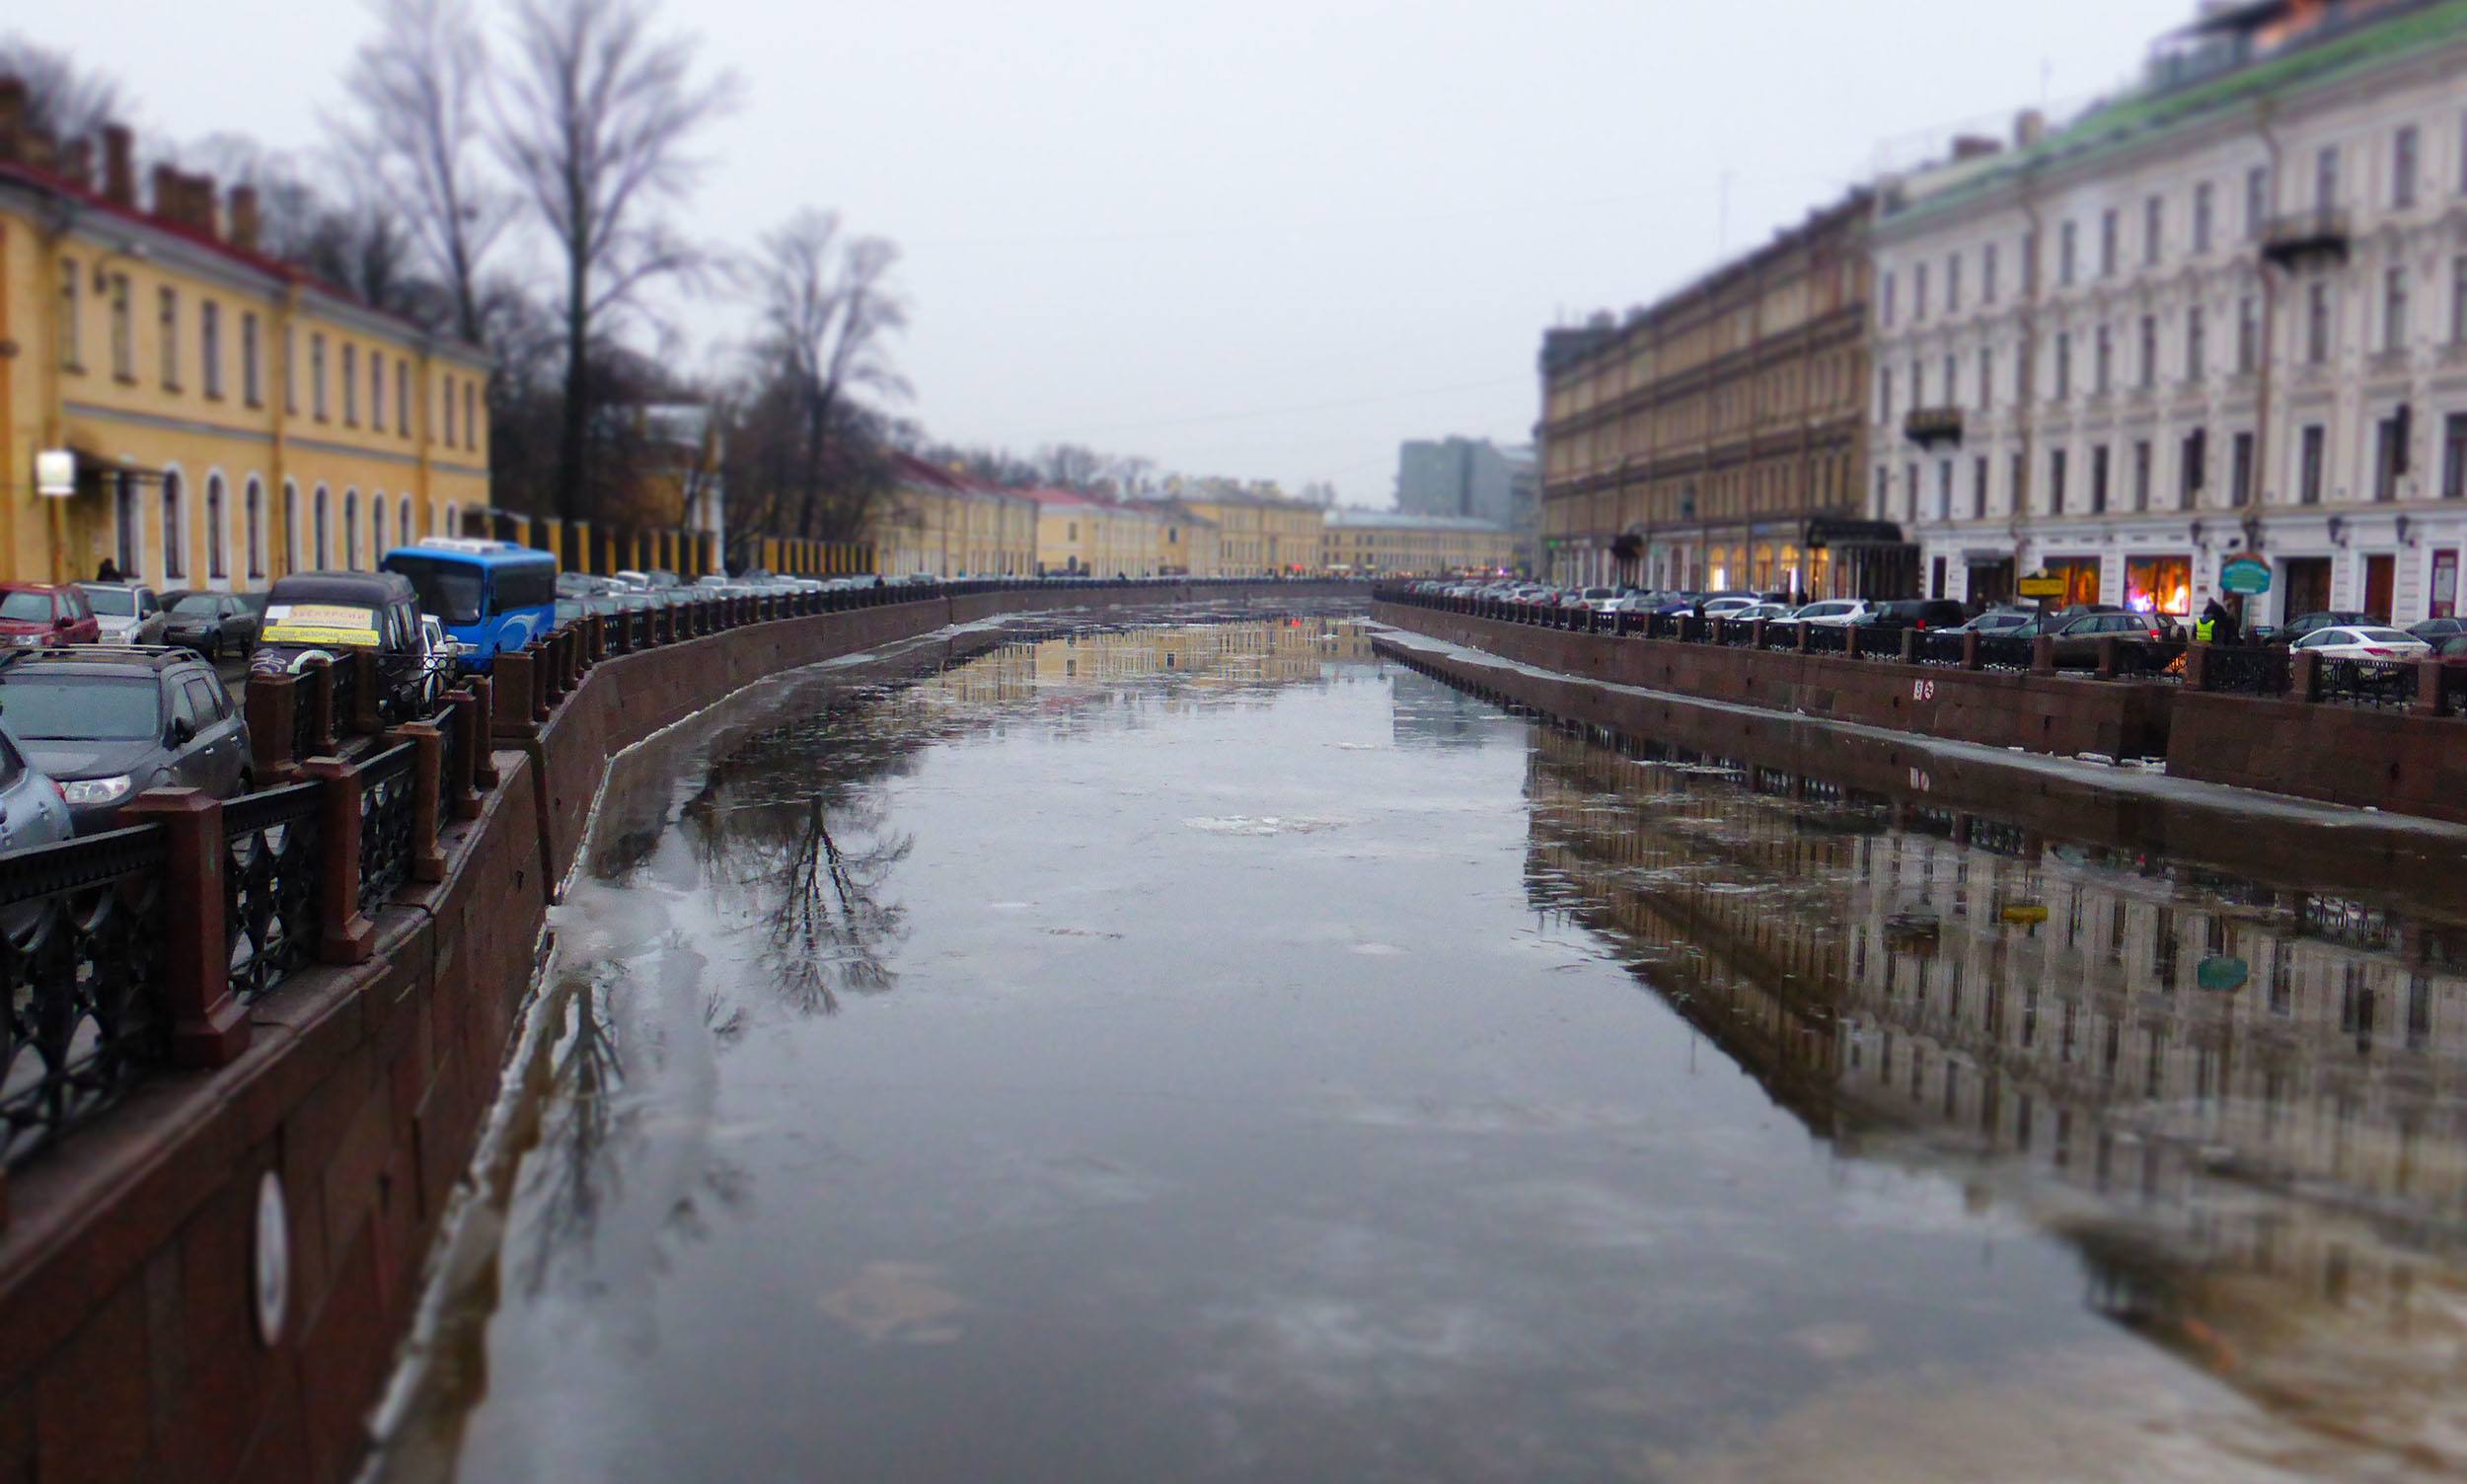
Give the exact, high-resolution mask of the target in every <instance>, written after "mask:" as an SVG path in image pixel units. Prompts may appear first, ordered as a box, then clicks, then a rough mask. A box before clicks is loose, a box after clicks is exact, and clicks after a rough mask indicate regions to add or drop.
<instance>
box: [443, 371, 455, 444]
mask: <svg viewBox="0 0 2467 1484" xmlns="http://www.w3.org/2000/svg"><path fill="white" fill-rule="evenodd" d="M444 401H445V444H446V447H448V448H451V447H453V446H454V378H453V377H451V376H449V377H447V378H445V397H444Z"/></svg>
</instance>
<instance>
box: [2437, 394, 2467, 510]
mask: <svg viewBox="0 0 2467 1484" xmlns="http://www.w3.org/2000/svg"><path fill="white" fill-rule="evenodd" d="M2441 498H2443V499H2445V500H2455V499H2467V412H2452V413H2450V414H2449V415H2448V416H2447V417H2444V418H2442V419H2441Z"/></svg>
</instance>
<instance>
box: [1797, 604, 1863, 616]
mask: <svg viewBox="0 0 2467 1484" xmlns="http://www.w3.org/2000/svg"><path fill="white" fill-rule="evenodd" d="M1850 609H1851V605H1850V604H1848V603H1811V604H1809V605H1808V606H1807V607H1805V608H1802V609H1800V610H1799V617H1801V618H1803V619H1830V618H1832V617H1833V616H1834V615H1835V614H1844V613H1848V612H1849V611H1850Z"/></svg>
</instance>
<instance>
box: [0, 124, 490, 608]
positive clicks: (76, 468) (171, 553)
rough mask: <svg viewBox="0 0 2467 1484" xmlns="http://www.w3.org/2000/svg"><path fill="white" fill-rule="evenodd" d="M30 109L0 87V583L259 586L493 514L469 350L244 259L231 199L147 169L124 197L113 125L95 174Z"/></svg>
mask: <svg viewBox="0 0 2467 1484" xmlns="http://www.w3.org/2000/svg"><path fill="white" fill-rule="evenodd" d="M23 98H24V95H23V92H22V91H20V90H18V89H17V88H16V86H15V85H14V83H12V82H10V81H8V80H0V151H4V152H5V153H0V347H7V349H6V350H5V351H0V503H4V504H5V512H6V514H5V519H0V575H5V576H7V577H9V578H14V579H19V580H49V581H59V580H65V579H70V578H78V577H90V576H92V575H93V574H94V573H95V571H96V569H97V567H98V566H99V565H100V564H101V563H102V562H103V561H104V560H105V559H106V558H107V557H108V558H110V559H111V560H112V563H113V564H114V565H116V566H117V567H118V568H119V569H120V570H121V571H122V572H123V573H126V574H128V575H130V576H132V577H141V578H143V579H144V580H146V581H148V582H150V583H153V584H155V585H156V586H159V587H166V588H172V587H199V588H214V589H227V590H246V589H256V588H262V587H263V586H265V585H266V583H268V582H269V581H271V580H272V579H273V578H276V577H279V576H281V575H282V574H283V573H285V572H288V571H293V570H305V569H309V568H315V567H363V568H366V567H373V566H374V565H375V563H376V559H377V557H378V556H379V555H380V554H381V553H382V552H383V551H384V550H385V549H386V548H387V547H389V546H392V545H395V544H396V543H398V542H400V541H403V540H406V539H415V538H417V537H419V536H423V535H429V534H441V533H447V532H457V531H460V530H462V529H464V525H465V522H466V521H467V520H468V519H469V518H470V517H471V516H472V514H473V513H474V512H480V511H485V510H486V508H487V505H488V447H487V433H488V429H487V410H486V380H487V376H488V370H489V362H488V360H487V358H486V355H485V354H484V353H483V352H481V351H479V350H477V349H474V348H473V347H470V346H467V345H464V344H461V343H459V342H456V341H454V340H451V339H449V338H444V337H440V336H436V335H432V334H427V333H426V332H424V331H422V330H420V329H419V328H418V327H417V326H415V325H412V324H411V323H410V322H408V321H404V320H399V319H396V318H394V317H392V316H389V315H385V314H381V313H379V312H377V311H375V310H372V309H369V308H367V307H366V306H364V305H361V304H359V303H357V302H356V301H354V300H352V299H350V298H348V297H347V296H345V295H343V294H342V293H340V292H339V291H338V290H335V289H332V288H329V287H327V286H325V285H323V284H320V283H317V282H315V281H312V280H311V279H310V278H309V277H308V276H307V275H306V274H304V273H302V272H301V271H300V270H299V269H297V268H295V267H293V266H291V265H289V264H287V263H283V262H278V261H276V260H272V259H270V258H267V257H265V256H264V255H263V254H262V253H260V252H259V251H258V249H257V244H258V229H259V204H258V201H257V198H256V195H255V193H254V192H253V191H251V190H249V189H247V188H245V187H244V188H239V189H235V190H233V191H232V192H231V193H230V195H229V198H228V199H227V200H226V199H223V198H221V197H218V196H217V194H216V192H215V189H214V186H213V183H212V182H211V181H210V180H206V179H203V178H200V177H192V176H186V175H182V174H180V173H179V172H177V171H174V170H172V169H170V168H168V167H166V168H159V169H157V170H156V171H155V173H154V178H153V182H152V186H153V189H152V192H151V200H150V201H149V202H148V203H146V204H145V205H144V206H140V204H139V202H138V200H137V190H136V182H135V179H134V166H133V164H132V154H133V144H132V141H131V139H130V136H129V134H128V132H127V131H126V130H125V129H121V128H118V127H116V126H115V127H112V128H109V129H107V130H106V131H105V135H104V169H103V177H102V180H101V181H100V182H99V183H98V182H94V181H92V180H90V179H89V176H90V167H89V163H88V159H87V154H86V151H85V149H84V148H82V147H72V148H70V149H66V150H60V149H55V147H54V146H53V144H52V142H51V141H50V140H48V139H46V138H44V137H42V136H40V135H38V134H34V133H31V132H29V131H26V130H24V129H23V128H22V127H20V126H19V124H18V122H17V114H18V112H19V111H20V109H21V108H22V104H23ZM63 455H65V456H66V457H65V459H64V458H63V457H62V456H63ZM38 464H39V465H41V466H43V473H44V474H45V476H46V477H49V476H57V475H59V474H61V473H63V472H66V473H67V475H68V478H67V479H66V480H65V481H64V482H63V484H64V487H65V488H66V489H67V490H68V491H69V492H67V493H65V494H57V493H54V494H43V493H38V492H37V491H38V489H39V488H41V487H44V486H45V485H47V484H48V483H49V482H50V481H49V479H48V478H46V479H44V480H37V465H38Z"/></svg>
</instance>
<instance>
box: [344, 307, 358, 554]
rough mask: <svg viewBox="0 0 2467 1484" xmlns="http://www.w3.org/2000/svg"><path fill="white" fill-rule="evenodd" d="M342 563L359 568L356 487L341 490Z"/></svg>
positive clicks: (346, 351)
mask: <svg viewBox="0 0 2467 1484" xmlns="http://www.w3.org/2000/svg"><path fill="white" fill-rule="evenodd" d="M344 353H345V354H346V355H347V354H348V353H349V351H348V350H347V349H346V350H345V352H344ZM342 564H343V566H344V568H345V569H347V570H350V571H354V572H356V571H358V570H359V569H360V492H359V491H358V490H356V489H345V490H344V491H342Z"/></svg>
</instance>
